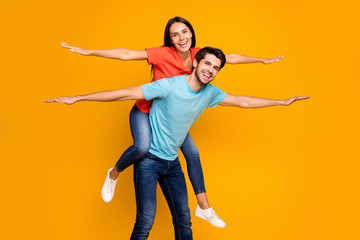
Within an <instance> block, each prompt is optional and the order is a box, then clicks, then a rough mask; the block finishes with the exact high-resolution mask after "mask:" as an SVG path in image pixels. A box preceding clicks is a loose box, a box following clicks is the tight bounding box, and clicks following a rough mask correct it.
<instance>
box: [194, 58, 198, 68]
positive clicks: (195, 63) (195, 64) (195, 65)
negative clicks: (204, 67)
mask: <svg viewBox="0 0 360 240" xmlns="http://www.w3.org/2000/svg"><path fill="white" fill-rule="evenodd" d="M197 65H198V62H197V60H196V59H194V61H193V67H194V68H196V67H197Z"/></svg>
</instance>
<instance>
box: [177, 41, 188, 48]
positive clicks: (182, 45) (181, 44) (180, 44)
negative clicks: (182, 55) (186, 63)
mask: <svg viewBox="0 0 360 240" xmlns="http://www.w3.org/2000/svg"><path fill="white" fill-rule="evenodd" d="M187 43H188V41H186V42H183V43H179V46H180V47H185V46H186V44H187Z"/></svg>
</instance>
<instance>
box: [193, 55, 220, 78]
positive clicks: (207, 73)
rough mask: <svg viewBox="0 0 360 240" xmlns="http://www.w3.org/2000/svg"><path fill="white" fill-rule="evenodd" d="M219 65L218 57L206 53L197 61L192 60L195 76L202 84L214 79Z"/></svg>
mask: <svg viewBox="0 0 360 240" xmlns="http://www.w3.org/2000/svg"><path fill="white" fill-rule="evenodd" d="M220 66H221V61H220V59H218V58H217V57H215V55H213V54H206V55H205V57H204V58H203V59H202V60H201V61H200V62H199V63H197V61H196V60H195V61H194V68H195V76H196V78H197V79H198V80H199V81H200V82H201V83H202V84H204V85H206V84H208V83H210V82H211V81H212V80H214V78H215V76H216V74H217V73H218V72H219V70H220Z"/></svg>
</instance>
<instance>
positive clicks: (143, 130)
mask: <svg viewBox="0 0 360 240" xmlns="http://www.w3.org/2000/svg"><path fill="white" fill-rule="evenodd" d="M130 128H131V134H132V136H133V139H134V144H133V145H132V146H130V147H129V148H128V149H127V150H126V151H125V152H124V153H123V154H122V155H121V157H120V159H119V161H118V162H117V163H116V165H115V167H114V168H112V169H110V170H109V171H108V174H107V176H106V179H105V182H104V185H103V188H102V190H101V196H102V198H103V200H104V201H105V202H110V201H111V200H112V198H113V197H114V192H115V186H116V181H117V178H118V176H119V174H120V172H122V171H123V170H124V169H125V168H127V167H128V166H130V165H132V164H133V163H135V162H137V161H139V160H140V159H142V158H143V157H144V156H145V154H146V153H147V152H148V151H149V148H150V141H151V128H150V122H149V114H147V113H143V112H141V111H140V110H139V109H138V108H137V107H136V105H135V106H134V107H133V109H132V110H131V112H130Z"/></svg>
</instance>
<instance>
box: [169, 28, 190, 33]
mask: <svg viewBox="0 0 360 240" xmlns="http://www.w3.org/2000/svg"><path fill="white" fill-rule="evenodd" d="M185 30H187V28H183V29H181V30H180V31H179V32H182V31H185ZM174 33H178V32H170V34H174Z"/></svg>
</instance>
